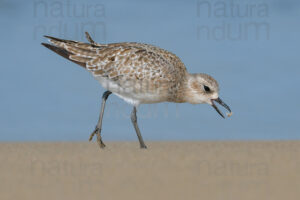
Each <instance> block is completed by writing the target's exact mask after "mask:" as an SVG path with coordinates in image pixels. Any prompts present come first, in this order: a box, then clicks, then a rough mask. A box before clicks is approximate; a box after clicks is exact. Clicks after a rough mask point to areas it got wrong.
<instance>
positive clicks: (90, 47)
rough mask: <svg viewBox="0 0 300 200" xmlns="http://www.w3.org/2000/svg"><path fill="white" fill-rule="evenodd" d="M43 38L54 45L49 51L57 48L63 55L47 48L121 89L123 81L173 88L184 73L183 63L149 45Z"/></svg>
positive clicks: (173, 55) (154, 87) (152, 86)
mask: <svg viewBox="0 0 300 200" xmlns="http://www.w3.org/2000/svg"><path fill="white" fill-rule="evenodd" d="M47 37H48V38H49V39H50V42H51V43H52V44H53V45H54V47H53V46H52V48H58V49H60V51H63V53H62V52H58V50H53V49H51V48H50V49H51V50H53V51H55V52H56V53H58V54H60V55H62V56H63V57H65V58H67V59H69V60H71V61H73V62H75V63H77V64H79V65H81V66H83V67H85V68H86V69H87V70H88V71H90V72H91V73H92V74H93V75H94V76H95V77H96V78H97V77H104V78H107V79H109V80H111V81H114V82H115V83H117V84H119V85H120V86H121V87H122V83H124V81H127V82H128V81H133V82H134V83H136V84H138V83H149V84H147V86H146V87H148V89H153V90H155V89H157V88H159V87H163V85H166V86H165V87H177V85H176V84H178V83H179V84H180V82H178V80H179V79H182V77H184V75H185V73H186V68H185V66H184V64H183V63H182V62H181V61H180V59H179V58H178V57H177V56H176V55H175V54H172V53H170V52H168V51H166V50H163V49H161V48H158V47H155V46H152V45H147V44H141V43H113V44H107V45H102V44H88V43H82V42H77V41H72V40H62V39H58V38H53V37H49V36H47ZM46 47H47V46H46ZM47 48H49V47H47ZM153 83H155V84H153ZM164 83H165V84H164ZM172 83H174V84H173V85H172ZM149 87H150V88H149ZM165 89H168V88H165Z"/></svg>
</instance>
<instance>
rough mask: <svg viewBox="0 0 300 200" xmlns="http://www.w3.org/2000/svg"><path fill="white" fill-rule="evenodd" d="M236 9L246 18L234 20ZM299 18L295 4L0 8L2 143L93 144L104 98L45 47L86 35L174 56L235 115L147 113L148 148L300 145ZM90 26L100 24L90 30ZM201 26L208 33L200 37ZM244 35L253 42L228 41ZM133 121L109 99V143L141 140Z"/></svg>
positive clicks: (20, 4)
mask: <svg viewBox="0 0 300 200" xmlns="http://www.w3.org/2000/svg"><path fill="white" fill-rule="evenodd" d="M202 3H203V4H202ZM231 4H234V6H235V12H236V11H237V10H238V11H239V12H240V13H244V16H236V13H235V12H234V13H233V14H232V13H231ZM262 4H265V8H266V9H265V10H263V11H265V12H264V13H263V12H259V9H262V8H263V6H264V5H262ZM251 5H254V7H253V6H252V10H250V11H249V9H250V7H251ZM222 6H225V11H226V14H224V13H223V14H222V9H221V7H222ZM87 8H89V9H88V10H87ZM218 8H219V10H218ZM82 9H83V10H82ZM74 10H75V11H74ZM247 10H248V13H246V12H247ZM299 11H300V2H299V1H297V0H273V1H257V0H254V1H250V0H249V1H173V0H168V1H158V0H154V1H143V2H142V1H122V0H117V1H116V0H114V1H91V0H89V1H82V2H81V1H21V0H19V1H16V0H0V25H1V31H0V34H1V37H0V42H1V43H0V44H1V45H0V53H1V54H0V55H1V56H0V57H1V67H0V92H1V93H0V95H1V96H0V97H1V98H0V140H1V141H77V140H78V141H79V140H87V139H88V137H89V134H90V133H91V132H92V131H93V129H94V127H95V125H96V122H97V119H98V115H99V110H100V103H101V95H102V93H103V92H104V89H103V88H102V87H101V86H100V85H99V83H98V82H97V81H96V80H94V79H93V77H92V76H91V75H90V74H89V73H88V72H86V71H85V70H84V69H82V68H81V67H79V66H77V65H76V64H74V63H71V62H69V61H67V60H66V59H63V58H61V57H59V56H57V55H55V54H54V53H53V52H51V51H49V50H48V49H46V48H44V47H43V46H41V45H40V43H41V42H46V41H47V40H46V39H45V38H43V37H42V35H46V34H48V35H52V36H56V37H61V38H66V39H73V40H84V41H86V40H85V39H84V36H83V31H84V30H87V31H89V32H90V33H91V35H92V36H93V38H94V39H95V40H96V41H97V42H99V43H111V42H121V41H136V42H143V43H150V44H154V45H157V46H160V47H162V48H164V49H167V50H169V51H172V52H174V53H175V54H177V55H178V56H179V57H180V58H181V59H182V61H183V62H184V63H185V65H186V67H187V68H188V70H189V72H191V73H196V72H204V73H208V74H210V75H212V76H213V77H215V78H216V79H217V80H218V82H219V84H220V86H221V91H220V97H221V98H222V99H223V100H224V101H225V102H226V103H227V104H228V105H230V106H231V108H232V110H233V112H234V115H233V116H232V117H231V118H227V119H226V120H224V119H222V118H221V117H220V116H219V115H218V114H217V113H216V112H215V111H214V110H213V108H211V107H210V106H209V105H190V104H171V103H162V104H156V105H143V106H141V107H140V109H139V112H138V116H139V125H140V128H141V130H142V134H143V136H144V139H145V140H261V139H268V140H275V139H300V133H299V129H300V118H299V108H300V106H299V105H300V98H299V97H300V94H299V84H300V79H299V75H300V68H299V64H300V55H299V52H300V48H299V46H300V39H299V38H300V24H299V21H300V12H299ZM209 12H211V13H210V14H209ZM245 13H246V14H245ZM85 23H98V24H100V25H99V27H97V26H96V29H95V30H93V29H92V28H91V27H88V26H87V27H83V24H85ZM250 23H254V24H260V23H265V24H266V25H267V27H268V30H263V29H261V30H260V31H259V33H258V38H257V37H256V35H255V34H256V33H255V31H253V30H252V29H251V30H250V29H248V30H246V31H245V29H244V27H245V26H248V25H249V24H250ZM203 27H204V28H205V30H209V33H208V34H206V32H200V33H199V29H201V28H203ZM218 27H219V28H218ZM224 27H225V28H224ZM239 28H241V29H239ZM81 29H82V30H81ZM83 29H84V30H83ZM201 30H203V29H201ZM240 30H244V32H242V34H243V35H244V36H245V34H247V35H248V36H247V37H241V38H238V37H236V38H235V39H234V38H232V37H230V35H231V36H239V34H240ZM214 31H215V32H214ZM218 31H219V32H218ZM207 32H208V31H207ZM225 32H226V34H227V35H226V34H225V36H224V35H223V33H225ZM203 34H204V35H203ZM214 34H215V35H214ZM228 34H229V35H228ZM223 111H224V110H223ZM130 112H131V106H129V105H127V104H126V103H124V102H123V101H122V100H120V99H118V98H117V97H116V96H112V97H110V98H109V100H108V103H107V107H106V113H105V114H106V115H105V118H104V122H103V137H104V140H136V135H135V132H134V129H133V127H132V125H131V122H130V118H129V115H130Z"/></svg>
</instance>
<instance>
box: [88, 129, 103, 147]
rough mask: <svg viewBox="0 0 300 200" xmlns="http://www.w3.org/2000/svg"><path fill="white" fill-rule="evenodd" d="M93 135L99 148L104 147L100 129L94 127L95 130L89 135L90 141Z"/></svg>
mask: <svg viewBox="0 0 300 200" xmlns="http://www.w3.org/2000/svg"><path fill="white" fill-rule="evenodd" d="M94 135H97V143H98V145H99V147H100V148H101V149H102V148H104V147H105V144H104V143H103V141H102V138H101V129H100V128H98V127H96V128H95V130H94V131H93V132H92V134H91V135H90V138H89V141H91V140H92V139H93V137H94Z"/></svg>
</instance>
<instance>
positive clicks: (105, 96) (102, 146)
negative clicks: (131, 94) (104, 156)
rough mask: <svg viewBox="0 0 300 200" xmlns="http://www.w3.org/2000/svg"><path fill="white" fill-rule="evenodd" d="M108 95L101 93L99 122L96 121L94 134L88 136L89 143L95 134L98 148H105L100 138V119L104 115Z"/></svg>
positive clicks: (108, 92) (107, 93) (108, 93)
mask: <svg viewBox="0 0 300 200" xmlns="http://www.w3.org/2000/svg"><path fill="white" fill-rule="evenodd" d="M110 94H111V92H110V91H106V92H104V93H103V96H102V105H101V111H100V115H99V120H98V123H97V126H96V128H95V130H94V132H93V133H92V134H91V135H90V139H89V141H91V140H92V139H93V137H94V135H95V134H96V135H97V142H98V144H99V146H100V148H104V147H105V144H104V143H103V141H102V138H101V128H102V119H103V114H104V108H105V102H106V100H107V98H108V96H109V95H110Z"/></svg>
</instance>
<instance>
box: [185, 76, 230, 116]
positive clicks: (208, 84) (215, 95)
mask: <svg viewBox="0 0 300 200" xmlns="http://www.w3.org/2000/svg"><path fill="white" fill-rule="evenodd" d="M185 99H186V101H187V102H189V103H192V104H200V103H207V104H209V105H211V106H212V107H213V108H214V109H215V110H216V111H217V112H218V113H219V114H220V115H221V116H222V117H223V118H224V115H223V114H222V112H221V111H220V110H219V109H218V107H217V106H216V104H215V102H217V103H219V104H220V105H222V106H223V107H225V108H226V109H227V110H228V111H229V112H230V114H231V110H230V108H229V106H227V105H226V104H225V103H224V102H223V101H222V100H221V99H220V97H219V84H218V82H217V81H216V80H215V79H214V78H213V77H211V76H209V75H207V74H190V75H189V78H188V80H187V91H186V93H185Z"/></svg>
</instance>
